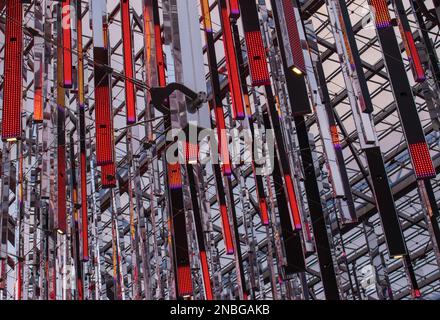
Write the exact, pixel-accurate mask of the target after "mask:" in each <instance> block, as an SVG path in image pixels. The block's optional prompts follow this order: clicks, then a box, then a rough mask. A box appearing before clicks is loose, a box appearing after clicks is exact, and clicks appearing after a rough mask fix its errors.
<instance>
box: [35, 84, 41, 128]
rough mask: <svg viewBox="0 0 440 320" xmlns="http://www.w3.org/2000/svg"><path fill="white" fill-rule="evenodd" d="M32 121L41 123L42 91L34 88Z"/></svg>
mask: <svg viewBox="0 0 440 320" xmlns="http://www.w3.org/2000/svg"><path fill="white" fill-rule="evenodd" d="M34 121H35V122H41V121H43V90H42V88H36V89H35V93H34Z"/></svg>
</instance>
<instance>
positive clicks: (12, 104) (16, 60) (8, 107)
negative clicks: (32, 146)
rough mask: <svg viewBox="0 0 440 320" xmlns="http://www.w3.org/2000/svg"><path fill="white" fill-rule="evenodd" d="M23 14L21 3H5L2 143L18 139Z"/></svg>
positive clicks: (12, 1) (20, 104) (20, 107)
mask: <svg viewBox="0 0 440 320" xmlns="http://www.w3.org/2000/svg"><path fill="white" fill-rule="evenodd" d="M22 25H23V14H22V4H21V1H15V0H8V1H7V2H6V27H5V62H4V82H3V86H4V88H3V119H2V140H12V139H19V138H20V136H21V109H22V105H23V102H22V91H21V87H22V67H23V27H22Z"/></svg>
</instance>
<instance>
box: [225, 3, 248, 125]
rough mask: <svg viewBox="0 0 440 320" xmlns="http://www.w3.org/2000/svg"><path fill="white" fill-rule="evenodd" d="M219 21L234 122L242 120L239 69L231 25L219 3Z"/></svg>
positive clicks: (242, 105) (242, 109)
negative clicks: (220, 21) (220, 22)
mask: <svg viewBox="0 0 440 320" xmlns="http://www.w3.org/2000/svg"><path fill="white" fill-rule="evenodd" d="M221 4H222V6H221V19H222V29H223V45H224V47H225V56H226V66H227V69H228V84H229V90H230V92H231V97H232V111H233V118H234V120H243V119H244V104H243V93H242V90H241V81H240V76H239V69H238V63H237V57H236V52H235V47H234V41H233V38H232V29H231V23H230V21H229V15H228V10H227V8H226V6H225V5H224V1H221Z"/></svg>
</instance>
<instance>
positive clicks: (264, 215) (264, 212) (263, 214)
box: [260, 198, 269, 226]
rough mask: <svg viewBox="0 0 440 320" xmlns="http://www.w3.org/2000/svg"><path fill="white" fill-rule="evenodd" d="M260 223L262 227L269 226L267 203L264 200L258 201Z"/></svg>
mask: <svg viewBox="0 0 440 320" xmlns="http://www.w3.org/2000/svg"><path fill="white" fill-rule="evenodd" d="M260 210H261V221H262V222H263V225H264V226H267V225H269V214H268V212H267V203H266V199H265V198H261V199H260Z"/></svg>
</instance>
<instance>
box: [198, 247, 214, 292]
mask: <svg viewBox="0 0 440 320" xmlns="http://www.w3.org/2000/svg"><path fill="white" fill-rule="evenodd" d="M200 262H201V265H202V274H203V284H204V286H205V294H206V300H212V299H213V295H212V287H211V276H210V274H209V267H208V259H207V257H206V252H205V251H200Z"/></svg>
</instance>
